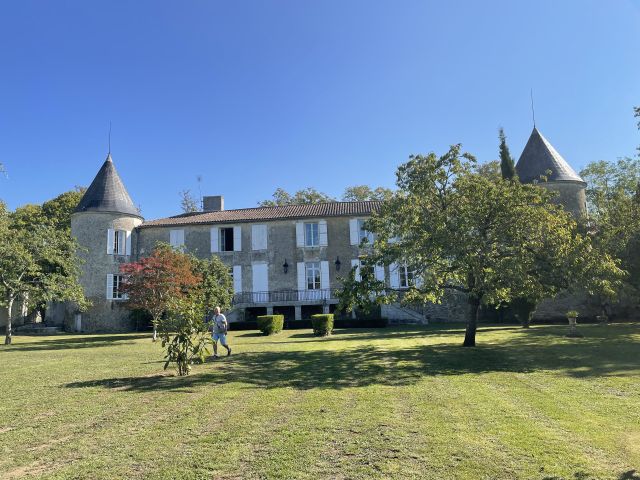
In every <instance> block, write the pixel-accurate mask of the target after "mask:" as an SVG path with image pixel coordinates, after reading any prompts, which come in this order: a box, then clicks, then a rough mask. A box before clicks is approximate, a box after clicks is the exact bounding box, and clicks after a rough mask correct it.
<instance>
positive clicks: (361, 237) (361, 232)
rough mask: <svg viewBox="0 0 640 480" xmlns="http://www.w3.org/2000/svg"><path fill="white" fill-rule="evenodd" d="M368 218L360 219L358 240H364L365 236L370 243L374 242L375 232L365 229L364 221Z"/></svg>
mask: <svg viewBox="0 0 640 480" xmlns="http://www.w3.org/2000/svg"><path fill="white" fill-rule="evenodd" d="M365 221H366V220H363V219H361V218H360V219H358V240H359V242H362V240H364V239H365V238H366V239H367V243H369V245H371V244H373V233H371V232H369V231H367V230H365V229H364V222H365Z"/></svg>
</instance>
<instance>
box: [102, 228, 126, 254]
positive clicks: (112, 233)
mask: <svg viewBox="0 0 640 480" xmlns="http://www.w3.org/2000/svg"><path fill="white" fill-rule="evenodd" d="M130 238H131V237H130V235H129V232H127V231H125V230H114V229H112V228H110V229H109V230H108V232H107V253H108V254H109V255H128V254H130V253H131V252H130V251H129V250H131V244H130Z"/></svg>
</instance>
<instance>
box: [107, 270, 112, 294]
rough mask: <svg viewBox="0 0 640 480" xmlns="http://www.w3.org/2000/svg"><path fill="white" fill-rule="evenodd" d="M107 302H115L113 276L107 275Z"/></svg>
mask: <svg viewBox="0 0 640 480" xmlns="http://www.w3.org/2000/svg"><path fill="white" fill-rule="evenodd" d="M107 300H113V275H112V274H110V273H107Z"/></svg>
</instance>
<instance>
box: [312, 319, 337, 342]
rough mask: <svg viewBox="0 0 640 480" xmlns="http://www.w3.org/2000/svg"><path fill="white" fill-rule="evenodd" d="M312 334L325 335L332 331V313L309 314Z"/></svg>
mask: <svg viewBox="0 0 640 480" xmlns="http://www.w3.org/2000/svg"><path fill="white" fill-rule="evenodd" d="M311 325H312V326H313V334H314V335H315V336H316V337H326V336H327V335H331V332H333V313H323V314H318V315H311Z"/></svg>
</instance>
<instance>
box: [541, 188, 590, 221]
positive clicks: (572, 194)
mask: <svg viewBox="0 0 640 480" xmlns="http://www.w3.org/2000/svg"><path fill="white" fill-rule="evenodd" d="M538 185H540V186H542V187H544V188H546V189H547V190H550V191H552V192H556V193H557V196H556V197H555V198H554V203H557V204H560V205H562V206H563V207H564V208H565V210H567V211H568V212H570V213H571V214H573V216H574V217H575V218H579V217H581V216H583V215H585V214H586V213H587V197H586V193H585V185H584V183H580V182H568V181H564V182H542V183H539V184H538Z"/></svg>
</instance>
